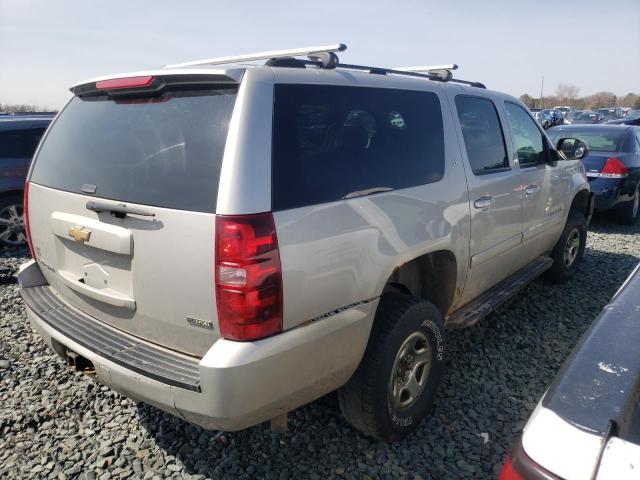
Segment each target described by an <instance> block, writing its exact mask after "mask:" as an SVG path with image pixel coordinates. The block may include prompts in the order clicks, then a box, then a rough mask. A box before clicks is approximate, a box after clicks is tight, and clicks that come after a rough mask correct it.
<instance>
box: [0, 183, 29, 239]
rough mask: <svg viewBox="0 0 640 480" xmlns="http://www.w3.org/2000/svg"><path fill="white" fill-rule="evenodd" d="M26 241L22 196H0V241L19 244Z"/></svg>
mask: <svg viewBox="0 0 640 480" xmlns="http://www.w3.org/2000/svg"><path fill="white" fill-rule="evenodd" d="M26 242H27V237H26V235H25V232H24V219H23V216H22V198H21V197H20V196H18V195H9V196H7V197H2V198H0V243H3V244H5V245H10V246H18V245H24V244H25V243H26Z"/></svg>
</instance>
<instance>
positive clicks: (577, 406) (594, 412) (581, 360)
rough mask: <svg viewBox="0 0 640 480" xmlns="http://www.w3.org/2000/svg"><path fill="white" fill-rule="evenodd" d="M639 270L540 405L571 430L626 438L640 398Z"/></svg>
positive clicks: (604, 311)
mask: <svg viewBox="0 0 640 480" xmlns="http://www.w3.org/2000/svg"><path fill="white" fill-rule="evenodd" d="M638 299H640V265H638V266H637V267H636V268H635V270H634V271H633V272H632V273H631V274H630V275H629V277H628V278H627V280H626V281H625V283H624V284H623V285H622V287H621V288H620V289H619V290H618V292H617V293H616V294H615V296H614V297H613V299H612V300H611V302H610V303H609V304H608V305H607V306H605V307H604V308H603V309H602V312H601V313H600V315H599V316H598V318H596V319H595V320H594V322H593V323H592V325H591V327H590V328H589V330H587V332H586V333H585V334H584V335H583V336H582V338H581V339H580V342H579V343H578V345H576V347H575V348H574V350H573V352H572V353H571V355H570V356H569V358H568V359H567V360H566V361H565V363H564V365H563V366H562V368H561V370H560V373H559V374H558V375H557V376H556V378H555V380H554V382H553V383H552V385H551V387H550V388H549V391H548V392H547V394H546V395H545V397H544V399H543V400H542V405H543V406H544V407H545V408H548V409H549V410H551V411H553V412H554V413H556V414H557V415H559V416H560V417H562V418H563V419H564V420H566V421H568V422H569V423H571V424H573V425H575V426H576V427H578V428H580V429H582V430H585V431H588V432H590V433H596V434H597V435H600V436H606V435H608V434H609V432H610V431H611V428H612V426H613V428H614V429H615V430H616V431H617V434H618V435H619V436H621V437H622V438H625V436H626V435H627V434H628V432H629V429H630V426H631V422H632V418H633V415H634V411H635V409H636V407H637V402H638V398H639V397H640V350H639V349H638V345H640V308H639V306H638V305H639V300H638Z"/></svg>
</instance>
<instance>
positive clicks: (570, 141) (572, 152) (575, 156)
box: [556, 138, 589, 160]
mask: <svg viewBox="0 0 640 480" xmlns="http://www.w3.org/2000/svg"><path fill="white" fill-rule="evenodd" d="M556 151H557V152H558V156H559V157H560V159H561V160H580V159H581V158H584V157H586V156H587V154H588V153H589V147H588V146H587V144H586V143H584V142H583V141H582V140H580V139H579V138H561V139H560V140H558V143H557V145H556Z"/></svg>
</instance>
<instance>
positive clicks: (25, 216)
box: [22, 181, 36, 258]
mask: <svg viewBox="0 0 640 480" xmlns="http://www.w3.org/2000/svg"><path fill="white" fill-rule="evenodd" d="M22 221H23V223H24V234H25V235H26V237H27V245H29V252H31V258H36V252H35V250H34V249H33V242H32V241H31V229H30V228H29V181H26V182H25V183H24V197H23V199H22Z"/></svg>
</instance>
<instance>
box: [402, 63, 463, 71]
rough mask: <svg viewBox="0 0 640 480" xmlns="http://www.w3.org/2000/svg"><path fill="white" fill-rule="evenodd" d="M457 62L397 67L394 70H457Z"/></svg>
mask: <svg viewBox="0 0 640 480" xmlns="http://www.w3.org/2000/svg"><path fill="white" fill-rule="evenodd" d="M457 69H458V64H456V63H450V64H447V65H430V66H424V67H397V68H395V70H399V71H401V72H430V71H432V70H457Z"/></svg>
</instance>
